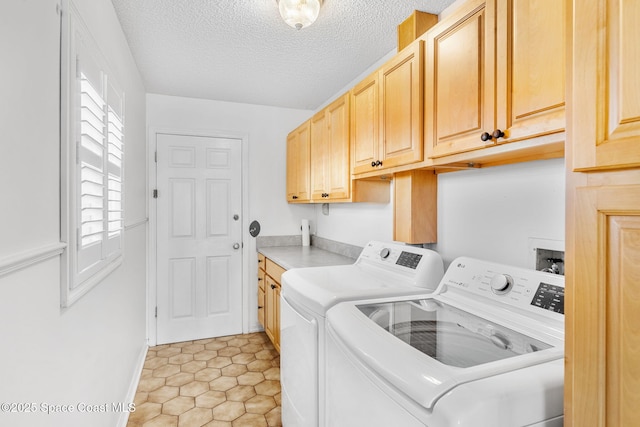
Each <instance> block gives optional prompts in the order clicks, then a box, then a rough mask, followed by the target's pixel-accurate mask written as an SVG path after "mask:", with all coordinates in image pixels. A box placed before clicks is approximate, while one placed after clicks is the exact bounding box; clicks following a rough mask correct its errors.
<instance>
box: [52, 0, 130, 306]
mask: <svg viewBox="0 0 640 427" xmlns="http://www.w3.org/2000/svg"><path fill="white" fill-rule="evenodd" d="M64 15H66V16H67V20H66V22H65V21H63V30H62V32H63V34H62V38H61V40H62V52H63V55H62V56H63V60H62V61H61V67H62V72H61V76H62V81H61V88H62V91H61V93H62V97H61V98H62V102H61V104H62V108H61V119H62V120H61V121H62V124H61V130H62V132H61V134H62V144H61V145H62V157H61V159H62V162H61V169H60V170H61V183H62V185H61V188H62V191H61V194H62V203H61V206H62V215H61V218H62V219H61V221H62V224H61V230H62V240H63V241H65V242H66V243H67V248H66V250H65V253H64V254H63V268H62V274H63V280H62V292H61V305H62V306H63V307H66V306H69V305H71V304H72V303H73V302H75V301H76V300H77V299H78V298H80V297H81V296H82V295H84V294H85V293H86V292H87V291H88V290H90V289H91V288H92V287H93V286H95V285H96V284H98V283H99V282H100V281H101V280H102V279H104V277H106V276H107V275H108V274H110V273H111V272H112V271H113V270H115V269H116V268H117V267H118V266H119V265H120V264H121V262H122V243H123V228H124V215H123V189H124V187H123V184H124V183H123V167H124V161H123V160H124V93H123V92H122V90H121V89H119V86H118V84H117V83H116V82H115V81H114V79H113V77H112V76H111V75H110V74H109V73H108V71H107V66H106V62H105V61H104V59H103V58H102V56H101V55H100V51H99V50H98V48H97V46H96V44H95V42H94V41H93V39H92V37H91V35H90V33H89V31H88V30H87V28H86V27H85V26H84V24H83V23H82V20H81V19H80V18H79V16H78V14H77V12H76V11H75V10H74V9H73V6H72V4H71V3H70V13H67V14H63V16H64ZM65 54H66V55H65ZM65 59H66V60H65Z"/></svg>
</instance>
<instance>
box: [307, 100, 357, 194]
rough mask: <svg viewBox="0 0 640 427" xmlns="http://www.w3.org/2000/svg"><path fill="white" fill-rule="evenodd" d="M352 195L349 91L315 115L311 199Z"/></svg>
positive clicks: (312, 129)
mask: <svg viewBox="0 0 640 427" xmlns="http://www.w3.org/2000/svg"><path fill="white" fill-rule="evenodd" d="M350 197H351V171H350V162H349V94H345V95H343V96H341V97H340V98H338V99H337V100H336V101H334V102H332V103H331V104H330V105H329V106H328V107H326V108H324V109H323V110H322V111H320V112H319V113H317V114H316V115H315V116H314V117H313V118H312V119H311V200H313V201H320V202H334V201H348V200H349V198H350Z"/></svg>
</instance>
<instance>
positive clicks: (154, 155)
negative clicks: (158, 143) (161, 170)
mask: <svg viewBox="0 0 640 427" xmlns="http://www.w3.org/2000/svg"><path fill="white" fill-rule="evenodd" d="M153 161H154V162H156V163H158V152H157V151H154V153H153Z"/></svg>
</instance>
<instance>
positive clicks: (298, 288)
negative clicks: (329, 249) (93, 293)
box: [282, 240, 444, 316]
mask: <svg viewBox="0 0 640 427" xmlns="http://www.w3.org/2000/svg"><path fill="white" fill-rule="evenodd" d="M443 274H444V265H443V262H442V258H441V257H440V255H439V254H438V253H437V252H435V251H432V250H429V249H424V248H420V247H414V246H407V245H404V244H399V243H394V242H379V241H375V240H372V241H370V242H369V243H367V245H366V246H365V247H364V248H363V249H362V253H361V254H360V256H359V257H358V259H357V260H356V262H355V263H354V264H353V265H342V266H326V267H310V268H301V269H291V270H288V271H286V272H285V273H284V274H283V275H282V297H283V298H285V299H287V301H289V302H290V303H291V304H292V305H294V306H295V305H303V306H305V307H306V308H307V309H308V310H311V311H313V312H315V313H317V314H319V315H321V316H324V315H325V313H326V311H327V310H328V309H329V308H330V307H332V306H334V305H335V304H337V303H339V302H341V301H351V300H354V299H365V298H373V297H384V296H389V295H415V294H419V293H425V292H428V291H433V290H435V289H436V287H437V286H438V285H439V284H440V280H441V279H442V276H443Z"/></svg>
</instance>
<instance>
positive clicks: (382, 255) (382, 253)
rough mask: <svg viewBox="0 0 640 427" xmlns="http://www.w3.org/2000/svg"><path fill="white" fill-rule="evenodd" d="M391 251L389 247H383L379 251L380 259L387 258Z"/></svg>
mask: <svg viewBox="0 0 640 427" xmlns="http://www.w3.org/2000/svg"><path fill="white" fill-rule="evenodd" d="M390 253H391V251H390V250H389V248H383V249H382V250H381V251H380V258H382V259H387V258H389V254H390Z"/></svg>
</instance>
